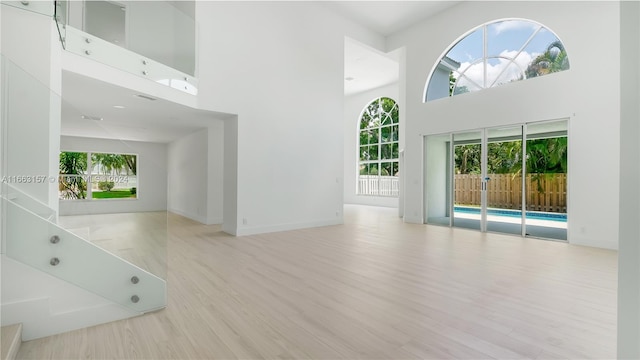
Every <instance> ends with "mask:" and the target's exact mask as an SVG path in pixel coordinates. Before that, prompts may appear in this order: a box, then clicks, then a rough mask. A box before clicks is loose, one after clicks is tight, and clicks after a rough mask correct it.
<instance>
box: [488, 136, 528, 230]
mask: <svg viewBox="0 0 640 360" xmlns="http://www.w3.org/2000/svg"><path fill="white" fill-rule="evenodd" d="M486 132H487V176H486V178H487V230H488V231H495V232H502V233H509V234H517V235H521V234H522V220H523V216H522V211H521V210H522V126H521V125H518V126H512V127H505V128H496V129H487V130H486Z"/></svg>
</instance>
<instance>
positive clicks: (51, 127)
mask: <svg viewBox="0 0 640 360" xmlns="http://www.w3.org/2000/svg"><path fill="white" fill-rule="evenodd" d="M1 63H2V66H1V70H0V71H1V77H2V79H1V80H2V81H1V82H0V86H1V87H2V89H1V91H2V96H0V105H1V108H2V111H1V112H0V117H1V122H2V142H1V143H2V156H3V159H2V160H3V164H2V169H0V173H1V175H2V176H1V177H2V179H1V180H2V181H1V182H2V183H3V184H7V185H10V187H8V186H3V187H2V190H3V195H5V196H6V195H8V193H7V192H8V191H9V190H12V191H13V192H15V191H19V192H20V193H21V194H22V195H21V197H22V198H24V197H27V196H28V197H32V198H33V199H35V200H37V201H39V202H41V203H43V204H45V205H46V206H48V207H49V208H51V209H54V210H55V209H56V208H57V175H58V174H57V171H56V168H57V167H58V161H57V157H56V155H54V154H56V153H57V152H58V149H59V145H58V144H59V138H60V135H59V131H60V130H59V129H56V128H55V124H56V122H59V121H60V120H59V118H60V106H59V104H60V102H61V97H60V95H59V94H57V93H55V92H53V91H51V90H50V89H49V87H48V86H47V85H45V84H44V83H43V82H42V81H41V80H40V79H37V78H35V77H33V76H31V75H30V74H28V73H27V72H26V71H25V70H23V69H22V68H21V67H20V66H18V65H16V64H15V63H14V62H12V61H11V60H10V59H9V58H7V57H5V56H2V57H1Z"/></svg>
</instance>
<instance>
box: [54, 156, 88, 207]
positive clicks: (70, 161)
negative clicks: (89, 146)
mask: <svg viewBox="0 0 640 360" xmlns="http://www.w3.org/2000/svg"><path fill="white" fill-rule="evenodd" d="M59 171H60V175H61V176H60V181H59V184H58V188H59V190H60V192H61V193H62V195H63V197H64V198H65V199H86V198H87V181H86V179H85V178H84V176H86V175H87V153H81V152H61V153H60V163H59Z"/></svg>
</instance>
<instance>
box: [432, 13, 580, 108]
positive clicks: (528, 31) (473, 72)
mask: <svg viewBox="0 0 640 360" xmlns="http://www.w3.org/2000/svg"><path fill="white" fill-rule="evenodd" d="M568 69H569V58H568V57H567V52H566V50H565V48H564V45H563V44H562V42H561V41H560V39H559V38H558V37H557V36H556V35H555V34H554V33H553V32H552V31H551V30H549V29H547V28H546V27H544V26H542V25H540V24H538V23H536V22H533V21H530V20H522V19H511V20H500V21H495V22H492V23H489V24H485V25H482V26H480V27H478V28H476V29H474V30H472V31H471V32H470V33H468V34H467V35H466V36H464V37H463V38H462V39H461V40H460V41H458V42H457V43H455V44H453V45H452V46H451V47H450V48H449V49H448V50H447V52H446V53H445V55H444V56H443V57H442V58H441V59H440V60H439V61H438V62H437V63H436V64H435V65H434V67H433V69H432V70H431V75H430V76H429V79H428V82H427V87H426V94H425V101H430V100H435V99H439V98H443V97H447V96H454V95H458V94H462V93H467V92H472V91H478V90H481V89H486V88H490V87H494V86H499V85H502V84H506V83H510V82H514V81H519V80H524V79H529V78H532V77H537V76H542V75H546V74H549V73H553V72H559V71H563V70H568Z"/></svg>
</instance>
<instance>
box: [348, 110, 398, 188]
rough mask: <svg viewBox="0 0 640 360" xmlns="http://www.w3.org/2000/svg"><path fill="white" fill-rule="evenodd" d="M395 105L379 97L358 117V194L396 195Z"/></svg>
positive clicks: (396, 142)
mask: <svg viewBox="0 0 640 360" xmlns="http://www.w3.org/2000/svg"><path fill="white" fill-rule="evenodd" d="M398 123H399V121H398V104H396V102H395V101H394V100H393V99H390V98H388V97H381V98H378V99H375V100H373V101H372V102H371V103H369V105H367V106H366V107H365V108H364V110H363V111H362V115H360V126H359V138H360V143H359V154H360V158H359V161H358V166H359V174H360V175H359V176H358V194H360V195H377V196H398Z"/></svg>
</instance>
